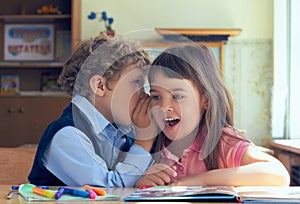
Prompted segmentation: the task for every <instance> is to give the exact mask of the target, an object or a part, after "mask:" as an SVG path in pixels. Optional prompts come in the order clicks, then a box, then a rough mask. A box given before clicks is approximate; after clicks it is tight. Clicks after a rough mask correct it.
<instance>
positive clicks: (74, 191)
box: [58, 187, 89, 198]
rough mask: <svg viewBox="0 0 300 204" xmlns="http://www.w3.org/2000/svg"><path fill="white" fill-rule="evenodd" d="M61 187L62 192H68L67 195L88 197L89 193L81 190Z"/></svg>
mask: <svg viewBox="0 0 300 204" xmlns="http://www.w3.org/2000/svg"><path fill="white" fill-rule="evenodd" d="M61 188H62V187H60V188H58V190H60V189H61ZM63 189H64V194H69V195H73V196H78V197H83V198H88V197H89V193H88V192H86V191H83V190H78V189H72V188H63Z"/></svg>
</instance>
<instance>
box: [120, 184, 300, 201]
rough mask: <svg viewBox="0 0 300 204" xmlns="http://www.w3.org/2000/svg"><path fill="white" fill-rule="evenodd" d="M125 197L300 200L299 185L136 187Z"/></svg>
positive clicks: (141, 199) (192, 199) (208, 199)
mask: <svg viewBox="0 0 300 204" xmlns="http://www.w3.org/2000/svg"><path fill="white" fill-rule="evenodd" d="M124 200H125V201H190V202H195V201H198V202H210V201H213V202H238V203H241V202H271V203H274V202H276V203H278V202H282V203H287V202H293V203H296V202H300V187H275V186H274V187H267V186H245V187H232V186H207V187H203V186H172V187H171V186H155V187H151V188H145V189H139V190H137V191H136V192H134V193H132V194H130V195H129V196H127V197H125V198H124Z"/></svg>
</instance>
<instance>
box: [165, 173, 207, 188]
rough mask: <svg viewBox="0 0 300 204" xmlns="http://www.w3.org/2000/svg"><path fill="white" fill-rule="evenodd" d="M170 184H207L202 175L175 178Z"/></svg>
mask: <svg viewBox="0 0 300 204" xmlns="http://www.w3.org/2000/svg"><path fill="white" fill-rule="evenodd" d="M170 186H205V183H204V180H203V179H201V176H200V175H197V176H185V177H182V178H180V179H178V180H173V181H172V183H170Z"/></svg>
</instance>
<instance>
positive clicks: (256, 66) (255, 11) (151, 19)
mask: <svg viewBox="0 0 300 204" xmlns="http://www.w3.org/2000/svg"><path fill="white" fill-rule="evenodd" d="M91 11H94V12H101V11H106V12H107V15H108V16H109V17H113V18H114V23H113V25H112V27H113V29H115V30H116V32H117V33H118V34H128V33H130V32H134V31H140V30H145V29H150V30H151V29H154V28H159V27H161V28H164V27H166V28H240V29H242V32H241V33H240V35H239V36H237V37H234V38H231V39H230V40H229V41H228V42H227V44H226V46H225V59H224V60H225V65H224V69H225V82H226V84H227V85H228V87H229V89H230V92H231V94H232V96H233V99H234V103H235V123H236V126H237V127H238V128H240V129H244V130H246V133H247V136H248V137H249V138H250V139H251V140H252V141H253V142H255V143H256V144H259V145H264V144H266V143H268V141H269V140H270V135H271V134H270V101H271V100H270V97H271V87H272V79H273V75H272V73H273V72H272V70H273V59H272V53H273V47H272V45H273V43H272V37H273V0H185V1H183V0H126V1H120V0H82V12H81V16H82V22H81V27H82V29H81V37H82V39H87V38H91V37H93V36H95V35H97V34H98V33H99V32H100V31H102V30H103V29H104V25H103V24H102V23H100V22H99V21H98V20H93V21H91V20H88V19H87V16H88V14H89V13H90V12H91ZM139 37H140V36H139Z"/></svg>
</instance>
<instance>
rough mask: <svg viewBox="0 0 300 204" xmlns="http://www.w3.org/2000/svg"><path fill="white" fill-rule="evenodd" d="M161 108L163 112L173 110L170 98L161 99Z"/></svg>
mask: <svg viewBox="0 0 300 204" xmlns="http://www.w3.org/2000/svg"><path fill="white" fill-rule="evenodd" d="M161 108H162V109H163V111H164V112H169V111H173V110H174V109H173V105H172V101H171V100H170V99H164V100H162V103H161Z"/></svg>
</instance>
